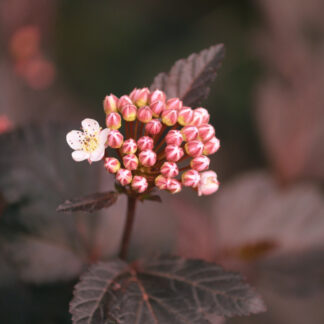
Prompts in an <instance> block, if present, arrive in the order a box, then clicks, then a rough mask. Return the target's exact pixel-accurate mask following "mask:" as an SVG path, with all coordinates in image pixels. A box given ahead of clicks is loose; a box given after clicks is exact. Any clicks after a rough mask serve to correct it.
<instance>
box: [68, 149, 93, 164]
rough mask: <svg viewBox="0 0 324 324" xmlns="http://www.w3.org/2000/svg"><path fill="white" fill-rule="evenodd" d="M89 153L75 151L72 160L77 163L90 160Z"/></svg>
mask: <svg viewBox="0 0 324 324" xmlns="http://www.w3.org/2000/svg"><path fill="white" fill-rule="evenodd" d="M89 155H90V154H89V153H88V152H84V151H74V152H72V159H73V160H74V161H76V162H81V161H84V160H87V159H88V158H89Z"/></svg>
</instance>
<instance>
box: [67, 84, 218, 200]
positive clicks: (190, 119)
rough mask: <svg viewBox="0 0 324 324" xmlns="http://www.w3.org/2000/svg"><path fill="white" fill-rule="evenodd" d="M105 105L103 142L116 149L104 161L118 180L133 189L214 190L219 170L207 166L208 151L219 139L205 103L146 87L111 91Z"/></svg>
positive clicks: (142, 190)
mask: <svg viewBox="0 0 324 324" xmlns="http://www.w3.org/2000/svg"><path fill="white" fill-rule="evenodd" d="M103 105H104V111H105V113H106V126H107V129H108V130H109V132H108V134H107V139H106V144H105V147H110V148H112V149H114V150H115V151H116V153H117V154H115V156H114V157H113V156H112V154H109V151H108V156H107V153H106V157H105V158H104V165H105V168H106V170H107V171H108V172H109V173H114V174H115V175H116V180H117V182H119V184H120V185H122V186H128V188H129V190H132V191H134V192H137V193H144V192H150V191H152V189H154V188H155V187H157V188H159V189H161V190H167V191H169V192H171V193H177V192H179V191H181V189H182V187H192V188H193V189H195V190H196V191H197V192H198V195H209V194H212V193H214V192H215V191H217V189H218V187H219V182H218V180H217V175H216V173H215V172H214V171H207V170H208V169H209V164H210V159H209V157H208V156H209V155H211V154H214V153H215V152H216V151H217V150H218V149H219V147H220V143H219V140H218V139H217V138H216V137H215V129H214V127H213V126H212V125H210V124H209V117H210V116H209V113H208V111H207V110H206V109H205V108H202V107H199V108H196V109H192V108H190V107H186V106H183V103H182V101H181V100H180V99H179V98H169V99H167V98H166V95H165V93H164V92H163V91H161V90H155V91H153V92H150V91H149V89H148V88H143V89H134V90H133V91H132V92H131V93H130V94H129V95H123V96H121V97H120V98H117V97H116V96H115V95H113V94H111V95H109V96H106V97H105V99H104V102H103ZM83 145H84V144H83ZM88 146H89V145H88ZM88 146H87V147H88ZM71 147H72V146H71Z"/></svg>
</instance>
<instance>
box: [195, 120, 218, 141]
mask: <svg viewBox="0 0 324 324" xmlns="http://www.w3.org/2000/svg"><path fill="white" fill-rule="evenodd" d="M198 133H199V134H198V135H199V138H200V139H201V140H202V141H203V142H207V141H209V140H210V139H211V138H212V137H214V136H215V128H214V127H213V126H212V125H210V124H204V125H201V126H199V127H198Z"/></svg>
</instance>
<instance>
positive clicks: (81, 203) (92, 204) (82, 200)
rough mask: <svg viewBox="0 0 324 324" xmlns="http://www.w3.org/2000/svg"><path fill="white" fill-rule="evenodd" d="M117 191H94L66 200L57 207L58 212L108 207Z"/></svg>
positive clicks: (94, 209)
mask: <svg viewBox="0 0 324 324" xmlns="http://www.w3.org/2000/svg"><path fill="white" fill-rule="evenodd" d="M117 197H118V193H116V192H114V191H109V192H100V193H95V194H91V195H87V196H83V197H79V198H74V199H71V200H66V201H65V202H64V203H63V204H61V205H59V206H58V207H57V211H58V212H77V211H84V212H88V213H93V212H95V211H97V210H100V209H103V208H108V207H110V206H111V205H113V204H114V203H115V202H116V201H117Z"/></svg>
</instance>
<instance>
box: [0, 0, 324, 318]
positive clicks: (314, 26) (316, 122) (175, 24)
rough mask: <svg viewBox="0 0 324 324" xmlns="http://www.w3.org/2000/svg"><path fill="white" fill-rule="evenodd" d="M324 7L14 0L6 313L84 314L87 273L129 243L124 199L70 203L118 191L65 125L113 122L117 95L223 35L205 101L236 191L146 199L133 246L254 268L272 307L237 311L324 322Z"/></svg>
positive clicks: (1, 23) (225, 176) (0, 85)
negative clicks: (69, 139)
mask: <svg viewBox="0 0 324 324" xmlns="http://www.w3.org/2000/svg"><path fill="white" fill-rule="evenodd" d="M323 12H324V2H323V0H308V1H306V2H305V1H303V0H259V1H258V0H254V1H253V0H240V1H234V0H227V1H225V0H214V1H208V0H201V1H193V0H187V1H168V0H166V1H162V0H154V1H148V0H138V1H134V0H133V1H131V0H128V1H127V0H122V1H108V0H107V1H99V0H98V1H85V0H78V1H76V0H70V1H63V0H1V2H0V29H1V34H0V37H1V38H0V133H1V134H2V135H1V136H0V150H1V154H0V323H6V324H16V323H19V324H65V323H71V319H70V315H69V313H68V304H69V301H70V299H71V297H72V289H73V286H74V284H75V282H76V281H77V279H78V277H79V276H80V274H81V273H82V272H83V271H84V270H85V269H86V268H87V267H88V265H89V264H91V263H93V262H96V261H98V260H107V259H109V258H110V257H113V256H115V255H116V253H117V249H118V246H119V240H120V235H121V230H122V226H123V222H124V209H125V200H124V199H120V200H119V202H118V203H117V204H116V205H115V206H113V207H112V208H111V209H109V210H106V211H104V212H101V213H97V214H95V215H84V214H73V215H61V214H57V213H56V212H55V209H56V207H57V205H58V204H59V203H61V202H62V201H64V200H65V199H67V198H71V197H75V196H77V195H84V194H88V193H92V192H93V191H99V190H104V189H107V188H113V180H112V178H110V177H109V176H108V175H107V174H106V173H103V172H102V170H101V169H100V168H97V166H96V165H92V166H91V167H89V166H88V165H86V163H84V164H83V163H82V164H76V163H74V162H73V161H72V160H71V158H70V149H69V148H68V147H67V145H66V142H65V134H66V132H67V131H68V130H70V129H72V128H76V129H77V128H79V124H80V120H81V119H83V118H85V117H90V118H95V119H98V120H103V118H104V114H103V110H102V100H103V98H104V96H105V95H106V94H110V93H111V92H112V93H114V94H116V95H118V96H120V95H122V94H125V93H129V92H130V91H131V90H132V89H133V88H134V87H143V86H149V85H150V84H151V82H152V80H153V78H154V76H155V75H156V74H157V73H159V72H161V71H168V70H169V69H170V67H171V66H172V64H173V63H174V62H175V60H177V59H179V58H182V57H187V56H188V55H189V54H191V53H192V52H199V51H200V50H202V49H204V48H207V47H209V46H211V45H213V44H216V43H224V44H225V46H226V57H225V60H224V62H223V66H222V68H221V69H220V71H219V74H218V77H217V79H216V81H215V82H214V84H213V86H212V89H211V92H210V96H209V98H208V100H206V102H204V107H206V108H207V109H208V110H209V111H210V113H211V116H212V123H213V125H214V126H215V128H216V135H217V137H218V138H220V140H221V144H222V147H221V150H220V151H219V152H218V153H217V154H216V155H215V156H214V158H213V161H212V168H213V169H214V170H216V172H217V173H218V175H219V179H220V182H221V188H220V190H219V192H218V193H216V194H215V195H213V196H211V197H204V198H199V199H198V198H196V197H195V194H194V193H193V192H192V191H190V190H188V191H184V192H183V193H181V194H179V195H177V196H175V197H174V196H172V197H170V195H162V199H163V203H164V205H163V208H160V206H159V205H157V204H156V203H153V202H145V203H144V204H142V205H141V206H140V209H139V211H138V216H137V221H136V226H135V232H134V235H133V237H132V247H131V256H132V258H135V257H137V256H142V255H150V254H152V253H155V252H157V251H161V252H164V251H167V252H172V253H177V254H181V255H184V256H190V257H200V258H204V259H206V260H209V261H215V262H218V263H221V264H222V265H223V266H224V267H226V268H228V269H232V270H235V271H239V272H243V273H244V275H245V276H246V277H247V278H248V280H249V281H250V282H251V284H252V285H254V286H255V287H256V289H257V290H258V291H259V292H260V294H261V295H262V296H263V297H264V299H265V302H266V304H267V307H268V312H267V313H265V314H261V315H256V316H251V317H246V318H234V319H230V320H226V323H241V324H242V323H243V324H245V323H262V324H267V323H269V324H270V323H278V324H285V323H295V324H299V323H300V324H303V323H313V324H317V323H318V324H322V323H323V321H324V310H323V302H324V294H323V291H324V196H323V181H324V144H323V143H324V91H323V89H324V20H323Z"/></svg>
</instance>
